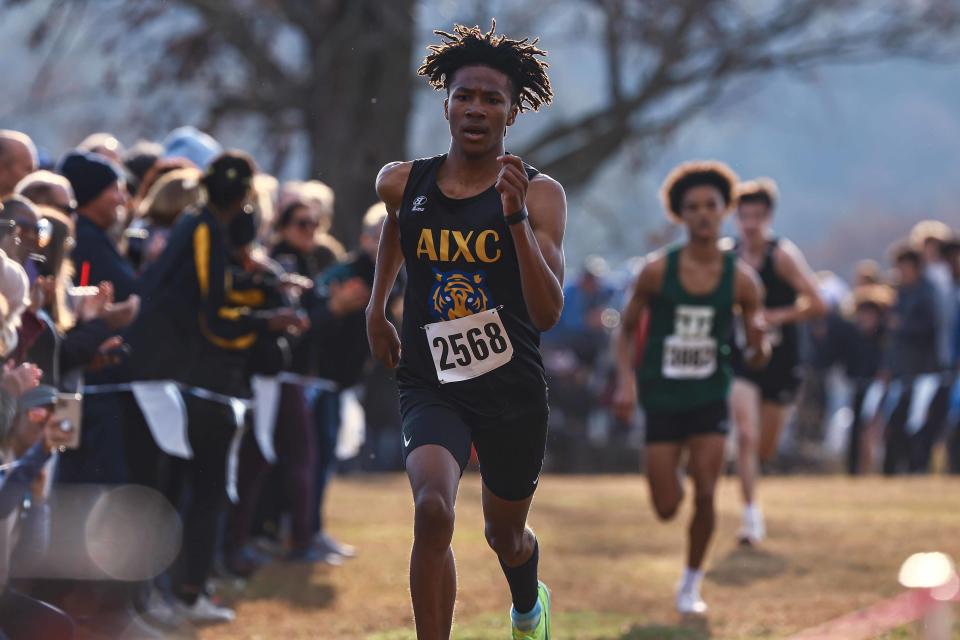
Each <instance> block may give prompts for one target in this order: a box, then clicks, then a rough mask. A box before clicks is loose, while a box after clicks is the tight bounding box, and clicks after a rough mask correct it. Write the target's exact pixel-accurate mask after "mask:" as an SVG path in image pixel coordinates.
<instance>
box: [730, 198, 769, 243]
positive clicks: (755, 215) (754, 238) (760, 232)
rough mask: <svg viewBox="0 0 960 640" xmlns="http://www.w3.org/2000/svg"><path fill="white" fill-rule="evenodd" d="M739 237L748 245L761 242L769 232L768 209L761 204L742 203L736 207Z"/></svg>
mask: <svg viewBox="0 0 960 640" xmlns="http://www.w3.org/2000/svg"><path fill="white" fill-rule="evenodd" d="M737 226H739V227H740V237H742V238H743V239H744V240H746V241H747V243H749V244H754V243H758V242H762V241H764V240H765V239H766V237H767V233H768V232H769V230H770V208H769V207H768V206H767V205H765V204H764V203H762V202H742V203H740V206H739V207H737Z"/></svg>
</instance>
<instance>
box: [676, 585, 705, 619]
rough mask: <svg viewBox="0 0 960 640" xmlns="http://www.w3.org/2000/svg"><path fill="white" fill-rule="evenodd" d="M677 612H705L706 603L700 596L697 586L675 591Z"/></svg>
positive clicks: (684, 613)
mask: <svg viewBox="0 0 960 640" xmlns="http://www.w3.org/2000/svg"><path fill="white" fill-rule="evenodd" d="M677 612H678V613H680V614H681V615H689V614H695V615H703V614H705V613H706V612H707V603H706V602H704V601H703V598H701V597H700V589H699V588H697V587H693V588H691V589H680V590H678V591H677Z"/></svg>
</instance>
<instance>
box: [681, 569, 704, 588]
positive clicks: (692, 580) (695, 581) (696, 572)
mask: <svg viewBox="0 0 960 640" xmlns="http://www.w3.org/2000/svg"><path fill="white" fill-rule="evenodd" d="M702 581H703V570H702V569H691V568H690V567H687V568H686V569H684V570H683V578H681V579H680V591H687V592H689V591H693V590H694V589H697V590H699V589H700V583H701V582H702Z"/></svg>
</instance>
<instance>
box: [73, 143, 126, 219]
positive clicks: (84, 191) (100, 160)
mask: <svg viewBox="0 0 960 640" xmlns="http://www.w3.org/2000/svg"><path fill="white" fill-rule="evenodd" d="M59 173H60V174H61V175H63V176H64V177H66V179H67V180H69V181H70V184H71V185H72V186H73V193H74V195H75V196H76V198H77V207H82V206H83V205H85V204H87V203H88V202H90V201H91V200H93V199H95V198H96V197H97V196H99V195H100V194H101V193H103V190H104V189H106V188H107V187H109V186H110V185H112V184H113V183H114V182H116V181H117V180H120V179H122V177H123V174H122V173H121V172H120V170H119V169H118V168H117V167H115V166H114V165H113V163H112V162H110V160H108V159H107V158H104V157H103V156H101V155H100V154H99V153H87V152H83V151H72V152H70V153H68V154H67V155H65V156H64V157H63V159H62V160H60V166H59Z"/></svg>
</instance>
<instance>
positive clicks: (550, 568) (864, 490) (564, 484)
mask: <svg viewBox="0 0 960 640" xmlns="http://www.w3.org/2000/svg"><path fill="white" fill-rule="evenodd" d="M761 499H762V503H763V504H764V508H765V511H766V515H767V524H768V529H769V535H770V537H769V540H768V541H767V542H766V543H765V544H764V545H763V546H762V548H759V549H756V550H744V549H741V548H738V547H737V545H736V543H735V536H736V531H737V527H738V524H739V509H740V504H739V494H738V492H737V486H736V484H735V483H734V481H733V480H732V479H729V478H728V479H725V480H724V482H723V484H722V486H721V491H720V499H719V510H720V514H719V530H718V533H717V535H716V538H715V541H714V545H713V547H712V550H711V553H710V558H709V567H708V568H709V570H708V575H707V578H706V580H705V584H704V597H705V599H706V600H707V602H708V604H709V605H710V613H709V616H708V617H707V618H706V619H705V620H699V621H680V620H679V619H678V617H677V614H676V613H675V612H674V610H673V587H674V584H675V583H676V581H677V578H678V576H679V574H680V570H681V568H682V558H683V549H684V538H685V529H686V521H687V519H688V517H689V513H690V512H689V505H686V507H685V509H684V510H683V511H682V512H681V514H680V515H679V517H678V519H677V520H676V521H674V522H671V523H668V524H662V523H659V522H657V521H656V519H655V518H654V517H653V515H652V512H651V510H650V507H649V503H648V498H647V491H646V485H645V484H644V482H643V479H642V478H641V477H640V476H638V475H625V476H601V477H597V476H548V477H545V478H544V479H543V481H542V482H541V488H540V491H539V492H538V494H537V499H536V501H535V503H534V508H533V515H532V517H531V524H532V526H533V527H534V528H535V529H536V531H537V534H538V536H539V539H540V545H541V554H542V555H541V565H540V566H541V576H542V578H543V579H544V580H545V581H546V582H547V584H549V585H550V587H551V589H552V591H553V594H554V611H555V618H554V623H553V626H554V634H555V637H556V638H557V639H558V640H560V639H567V638H571V639H583V640H600V639H603V640H646V639H654V638H666V639H670V638H683V639H688V638H689V639H694V638H696V639H700V638H783V637H787V636H789V635H790V634H791V633H793V632H796V631H799V630H802V629H805V628H808V627H812V626H815V625H817V624H820V623H822V622H825V621H827V620H830V619H831V618H834V617H836V616H839V615H841V614H844V613H848V612H850V611H853V610H856V609H858V608H861V607H864V606H867V605H869V604H871V603H874V602H876V601H878V600H881V599H883V598H886V597H890V596H893V595H896V594H897V593H899V592H900V591H901V588H900V587H899V586H898V584H897V571H898V569H899V566H900V563H901V562H902V561H903V560H904V559H905V558H906V557H907V556H908V555H909V554H911V553H914V552H917V551H926V550H940V551H944V552H946V553H948V554H950V555H951V556H952V557H954V558H960V479H950V478H945V477H942V476H940V477H924V478H895V479H885V478H875V477H874V478H866V479H857V480H851V479H848V478H843V477H816V478H813V477H785V478H769V479H766V480H765V481H764V483H763V484H762V485H761ZM329 519H330V521H331V532H332V533H333V534H334V535H335V537H337V538H338V539H341V540H343V541H347V542H350V543H352V544H355V545H357V546H358V548H359V550H360V554H359V557H358V558H356V559H355V560H352V561H350V562H349V563H348V564H346V565H345V566H343V567H338V568H327V567H315V568H314V567H303V566H294V565H285V564H280V563H278V564H274V565H272V566H270V567H267V568H266V569H264V570H263V571H262V572H261V573H260V574H259V575H258V576H257V577H256V578H255V579H254V580H253V581H252V582H251V583H250V584H248V585H247V586H246V589H244V590H243V591H242V592H239V593H238V594H236V595H233V594H230V593H228V594H226V597H227V599H228V600H230V601H232V602H233V603H234V604H235V606H236V607H237V612H238V619H237V621H236V623H234V624H232V625H226V626H221V627H216V628H210V629H205V630H203V631H202V632H200V634H199V636H198V637H199V638H202V639H203V640H226V639H228V638H229V639H231V640H235V639H241V638H245V639H251V640H252V639H263V640H266V639H273V638H284V639H287V638H338V639H339V638H365V639H367V640H411V639H413V638H415V635H414V634H413V632H412V615H411V611H410V604H409V594H408V591H407V562H408V556H409V550H410V540H411V519H412V504H411V499H410V496H409V489H408V487H407V484H406V480H405V478H404V477H403V476H401V475H392V476H368V477H359V478H356V479H346V480H339V481H337V482H336V483H335V485H334V487H333V489H332V495H331V497H330V504H329ZM454 551H455V554H456V557H457V566H458V574H459V587H460V591H459V595H458V601H457V613H456V615H457V618H456V624H455V627H454V632H453V636H454V637H455V638H458V639H463V640H488V639H490V640H492V639H494V638H501V639H502V638H508V637H509V629H508V627H507V624H506V622H507V611H508V607H509V592H508V590H507V587H506V584H505V582H504V580H503V577H502V574H501V572H500V568H499V565H498V564H497V562H496V559H495V557H494V556H493V554H492V552H490V551H489V550H488V548H487V547H486V544H485V542H484V539H483V526H482V519H481V514H480V495H479V478H478V476H477V475H476V474H468V475H467V476H465V478H464V482H463V485H462V487H461V491H460V496H459V499H458V504H457V532H456V536H455V539H454ZM914 635H915V631H914V630H913V629H912V628H906V629H900V630H897V631H894V632H892V633H891V634H888V635H887V636H885V637H889V638H909V637H914Z"/></svg>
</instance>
